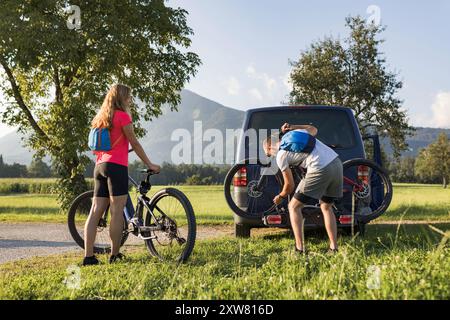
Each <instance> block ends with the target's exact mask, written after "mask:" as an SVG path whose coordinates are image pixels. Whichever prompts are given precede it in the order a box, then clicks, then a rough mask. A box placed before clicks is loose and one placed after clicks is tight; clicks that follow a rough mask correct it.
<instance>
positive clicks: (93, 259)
mask: <svg viewBox="0 0 450 320" xmlns="http://www.w3.org/2000/svg"><path fill="white" fill-rule="evenodd" d="M96 264H98V260H97V258H96V257H95V256H92V257H84V259H83V266H92V265H96Z"/></svg>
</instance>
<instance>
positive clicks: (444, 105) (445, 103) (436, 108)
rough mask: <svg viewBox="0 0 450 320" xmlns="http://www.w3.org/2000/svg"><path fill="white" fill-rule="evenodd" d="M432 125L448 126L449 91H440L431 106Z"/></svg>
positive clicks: (449, 112) (449, 122) (449, 126)
mask: <svg viewBox="0 0 450 320" xmlns="http://www.w3.org/2000/svg"><path fill="white" fill-rule="evenodd" d="M431 110H432V111H433V120H432V125H433V127H438V128H450V92H440V93H438V94H437V95H436V98H435V99H434V103H433V105H432V106H431Z"/></svg>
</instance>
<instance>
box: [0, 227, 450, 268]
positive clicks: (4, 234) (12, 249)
mask: <svg viewBox="0 0 450 320" xmlns="http://www.w3.org/2000/svg"><path fill="white" fill-rule="evenodd" d="M399 223H401V224H434V223H436V224H441V223H446V222H445V221H444V222H443V221H439V222H437V221H407V220H405V221H377V222H375V223H373V224H379V225H380V224H386V225H392V224H399ZM447 223H448V222H447ZM271 230H274V229H260V230H258V231H256V232H257V233H258V234H259V233H266V232H270V231H271ZM275 230H278V229H275ZM233 231H234V228H233V227H232V226H198V227H197V239H198V240H204V239H213V238H219V237H223V236H232V235H233V234H234V232H233ZM142 244H143V241H142V240H139V239H138V238H136V237H135V236H133V235H130V236H129V237H128V240H127V242H126V244H125V245H126V246H135V245H142ZM77 250H79V251H80V253H81V248H79V247H78V246H77V245H76V244H75V242H74V241H73V240H72V237H71V236H70V234H69V230H68V228H67V226H66V225H65V224H56V223H0V264H1V263H5V262H9V261H15V260H19V259H25V258H31V257H36V256H46V255H51V254H58V253H64V252H68V251H77Z"/></svg>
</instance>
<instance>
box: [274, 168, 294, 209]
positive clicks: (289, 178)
mask: <svg viewBox="0 0 450 320" xmlns="http://www.w3.org/2000/svg"><path fill="white" fill-rule="evenodd" d="M282 173H283V180H284V185H283V190H282V191H281V192H280V194H279V195H277V196H276V197H275V198H274V199H273V202H274V203H276V204H280V203H281V201H282V200H283V199H286V198H287V197H288V195H290V194H291V193H292V192H293V191H294V189H295V184H294V176H293V175H292V171H291V169H290V168H288V169H286V170H284V171H283V172H282Z"/></svg>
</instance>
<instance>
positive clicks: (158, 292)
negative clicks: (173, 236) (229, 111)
mask: <svg viewBox="0 0 450 320" xmlns="http://www.w3.org/2000/svg"><path fill="white" fill-rule="evenodd" d="M438 227H439V228H440V229H444V230H448V228H449V227H450V225H449V224H447V225H439V226H438ZM369 228H370V230H369V232H368V234H369V236H367V237H366V238H356V239H351V238H348V237H341V238H340V239H339V241H340V252H339V253H338V254H337V255H334V256H327V255H325V254H324V251H325V249H326V247H327V242H326V241H325V240H324V238H323V236H318V235H314V234H308V235H307V245H308V248H309V251H310V254H309V255H308V257H303V256H298V255H295V253H294V252H293V250H292V246H293V239H292V238H291V237H290V235H289V234H288V233H287V232H277V233H273V234H268V235H267V234H266V235H259V236H257V237H253V238H252V239H249V240H237V239H232V238H223V239H217V240H205V241H198V242H197V244H196V246H195V250H194V253H193V255H192V256H191V259H190V260H189V261H188V263H187V264H185V265H181V266H176V265H174V264H171V263H161V262H159V261H157V260H156V259H154V258H151V257H150V256H149V255H148V253H147V252H146V251H145V250H144V249H143V248H139V249H128V252H126V253H127V254H128V258H127V261H124V262H120V263H118V264H116V265H108V264H106V258H107V257H105V256H102V257H101V262H102V264H101V265H99V266H92V267H84V268H81V269H80V273H79V274H80V280H81V281H80V287H79V288H77V289H71V288H68V287H67V286H66V285H65V284H64V283H63V282H64V279H65V278H66V277H68V276H69V275H70V272H69V271H70V270H71V269H70V267H71V266H72V267H74V266H76V265H78V264H79V263H80V260H81V257H82V253H81V252H79V253H75V254H73V253H72V254H65V255H61V256H58V257H53V258H52V259H49V258H33V259H30V260H23V261H17V262H13V263H8V264H4V265H1V266H0V299H180V298H183V299H445V300H448V299H450V283H449V280H448V279H449V278H450V255H449V253H450V250H449V248H448V246H446V243H445V242H446V240H448V236H449V232H447V234H446V236H445V237H443V236H442V235H441V234H439V233H437V232H435V231H433V230H432V229H431V228H430V227H428V226H427V225H421V226H417V225H413V226H411V225H410V226H402V227H400V228H399V229H397V226H395V225H394V226H389V225H374V226H370V227H369ZM68 268H69V269H68ZM377 268H378V270H379V271H380V274H379V275H380V277H379V287H376V284H377V281H376V279H377V278H376V276H375V275H374V274H375V273H376V272H375V273H374V272H373V271H371V270H375V269H377ZM368 284H372V285H375V287H373V286H372V287H370V288H369V287H368Z"/></svg>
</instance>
